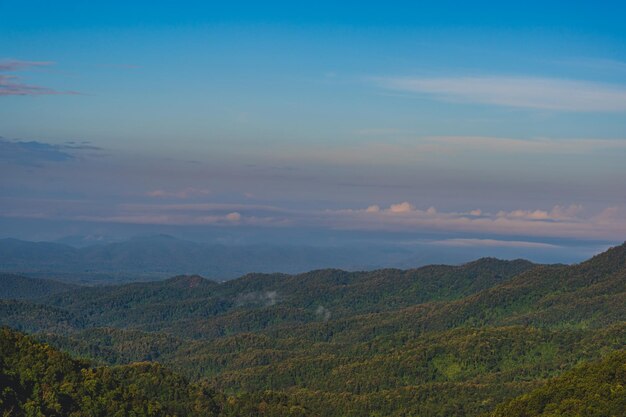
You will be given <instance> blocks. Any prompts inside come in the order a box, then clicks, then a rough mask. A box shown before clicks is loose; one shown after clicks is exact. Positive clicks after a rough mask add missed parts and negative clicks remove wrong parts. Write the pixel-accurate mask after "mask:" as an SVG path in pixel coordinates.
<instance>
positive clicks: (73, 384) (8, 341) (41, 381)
mask: <svg viewBox="0 0 626 417" xmlns="http://www.w3.org/2000/svg"><path fill="white" fill-rule="evenodd" d="M0 412H1V413H3V415H7V416H9V415H10V416H16V417H19V416H50V417H52V416H72V417H79V416H85V417H97V416H102V417H110V416H120V417H122V416H136V417H140V416H154V417H156V416H164V417H165V416H181V417H182V416H211V415H218V413H219V405H218V403H217V400H216V398H215V397H214V395H213V394H212V393H211V392H210V391H209V390H208V389H207V388H205V387H202V386H201V385H193V384H189V383H188V382H187V381H186V380H185V379H184V378H181V377H180V376H177V375H176V374H173V373H171V372H170V371H168V370H166V369H164V368H163V367H161V366H160V365H158V364H152V363H135V364H132V365H127V366H117V367H111V368H107V367H104V368H91V367H89V365H88V364H87V363H86V362H81V361H76V360H73V359H71V358H70V357H69V356H67V355H66V354H63V353H61V352H59V351H57V350H55V349H52V348H51V347H50V346H48V345H44V344H39V343H35V342H34V341H33V340H31V339H30V338H28V337H25V336H24V335H22V334H20V333H16V332H13V331H11V330H9V329H7V328H2V329H0Z"/></svg>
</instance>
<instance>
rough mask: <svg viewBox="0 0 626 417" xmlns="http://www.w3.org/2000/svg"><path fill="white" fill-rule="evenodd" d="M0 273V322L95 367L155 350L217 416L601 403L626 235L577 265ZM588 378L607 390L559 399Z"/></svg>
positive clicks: (614, 336) (616, 354)
mask: <svg viewBox="0 0 626 417" xmlns="http://www.w3.org/2000/svg"><path fill="white" fill-rule="evenodd" d="M0 280H1V281H3V282H6V283H7V285H3V286H5V287H6V286H15V287H16V288H12V289H11V291H6V290H5V292H4V293H3V294H1V295H2V298H4V300H2V301H1V302H0V324H4V325H7V326H10V327H12V328H14V329H18V330H21V331H26V332H28V333H31V334H33V335H34V337H35V339H36V340H38V341H40V342H46V343H49V344H50V345H51V346H53V347H54V348H56V349H60V350H62V351H65V352H68V353H70V354H72V355H75V356H78V357H80V358H83V359H87V360H89V361H91V363H92V364H96V365H98V366H104V367H109V366H113V367H116V366H128V365H129V364H133V363H144V362H146V361H147V362H149V363H151V364H152V363H159V364H161V365H162V366H165V367H166V368H167V369H171V370H172V371H173V372H174V373H176V374H180V375H182V377H183V378H185V380H187V379H188V380H190V381H193V384H196V383H198V384H200V383H201V384H206V386H207V387H209V388H210V390H211V392H214V393H216V395H217V397H215V398H218V397H219V396H223V397H220V398H225V401H226V402H228V401H231V400H229V398H232V401H231V402H232V404H239V406H241V407H242V408H240V409H239V411H236V412H235V411H232V410H231V411H232V413H234V414H225V413H226V411H224V410H226V408H224V407H222V406H219V407H218V409H220V407H222V408H221V411H219V412H220V413H222V414H221V415H293V416H296V415H299V416H301V415H311V416H329V417H330V416H363V415H366V416H367V415H371V416H375V415H380V416H382V415H385V416H401V415H428V416H478V415H494V416H495V415H498V416H503V415H520V416H521V415H546V416H547V415H555V414H549V413H550V410H557V409H558V410H566V409H568V408H567V407H570V408H571V409H572V410H587V408H585V407H587V406H588V405H589V404H591V402H593V404H592V405H593V407H595V408H594V410H595V411H594V412H595V414H593V413H591V412H590V413H588V414H585V413H586V411H580V415H598V416H600V415H609V416H610V415H616V414H611V412H612V411H610V410H616V409H619V405H620V404H622V403H620V402H619V401H622V400H621V399H623V397H621V396H620V395H621V394H620V392H623V391H619V389H620V388H619V387H620V386H622V387H623V385H620V384H621V382H620V381H622V380H623V378H624V373H623V367H624V366H626V363H624V360H623V359H624V356H623V354H622V353H620V351H621V352H623V349H624V347H625V346H626V245H621V246H618V247H615V248H612V249H610V250H608V251H607V252H604V253H602V254H600V255H597V256H595V257H593V258H591V259H589V260H587V261H585V262H582V263H580V264H574V265H537V264H533V263H531V262H528V261H523V260H514V261H503V260H498V259H494V258H482V259H479V260H477V261H474V262H470V263H466V264H463V265H459V266H446V265H430V266H424V267H420V268H417V269H410V270H399V269H382V270H374V271H365V272H349V271H343V270H338V269H324V270H315V271H310V272H307V273H302V274H296V275H288V274H279V273H274V274H262V273H254V274H247V275H245V276H242V277H240V278H237V279H233V280H230V281H226V282H216V281H213V280H209V279H205V278H203V277H201V276H198V275H181V276H176V277H173V278H170V279H166V280H162V281H155V282H142V283H131V284H124V285H109V286H95V287H94V286H69V287H67V288H59V286H58V283H55V282H48V281H47V280H40V279H26V278H23V279H21V280H18V279H17V278H16V276H15V275H11V274H5V275H2V276H0ZM46 285H48V286H49V289H47V290H46ZM29 286H32V288H33V290H31V288H29ZM35 288H37V289H38V290H37V291H38V293H37V295H36V296H34V295H33V296H31V294H35V293H34V292H33V291H34V289H35ZM42 288H43V289H42ZM598 361H599V362H598ZM583 362H585V363H587V362H588V363H590V365H589V367H584V366H583V367H582V368H580V364H581V363H583ZM594 364H597V365H594ZM611 367H614V368H615V367H616V368H615V369H614V373H611V374H610V375H605V374H603V372H605V371H602V370H603V369H607V368H611ZM98 369H99V368H98ZM146 369H149V368H146ZM611 369H613V368H611ZM570 370H572V371H571V372H570ZM148 372H157V371H151V370H148ZM159 372H160V371H159ZM168 372H169V371H168ZM611 372H613V371H611ZM620 372H621V373H620ZM593 381H596V382H597V381H603V382H602V383H603V384H604V385H602V386H604V387H605V388H606V390H608V391H606V392H605V391H602V392H598V395H599V397H594V398H595V399H593V401H592V400H590V401H591V402H588V403H582V404H579V403H576V402H575V401H574V399H571V398H570V400H568V395H574V394H571V393H572V392H576V390H577V389H578V390H582V389H584V387H585V386H587V384H591V385H594V383H595V382H593ZM570 385H571V386H570ZM596 388H597V387H596ZM596 388H594V389H596ZM611 390H612V391H611ZM607 392H608V394H606V393H607ZM611 392H614V393H617V394H610V393H611ZM218 394H219V395H218ZM605 394H606V395H605ZM215 401H216V403H219V401H221V400H219V401H218V400H215ZM568 401H569V402H568ZM568 404H569V405H568ZM244 408H245V409H246V410H247V411H246V412H245V413H244V412H243V411H241V410H243V409H244ZM518 409H519V410H533V411H528V412H527V413H526V414H523V413H518V414H510V413H511V411H510V410H518ZM589 409H591V408H589ZM607 410H608V411H607ZM231 411H228V412H231ZM238 412H239V413H243V414H237V413H238ZM563 412H565V411H563ZM507 413H509V414H507ZM542 413H543V414H542ZM603 413H604V414H603ZM556 415H559V414H556ZM573 415H576V414H573ZM617 415H619V414H617Z"/></svg>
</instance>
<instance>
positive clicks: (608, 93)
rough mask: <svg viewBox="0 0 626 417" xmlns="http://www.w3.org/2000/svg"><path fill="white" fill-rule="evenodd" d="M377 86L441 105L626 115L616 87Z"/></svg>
mask: <svg viewBox="0 0 626 417" xmlns="http://www.w3.org/2000/svg"><path fill="white" fill-rule="evenodd" d="M374 82H376V83H377V84H378V85H380V86H381V87H383V88H386V89H391V90H396V91H403V92H408V93H417V94H422V95H427V96H430V97H433V98H435V99H438V100H442V101H451V102H460V103H481V104H489V105H497V106H509V107H521V108H533V109H542V110H559V111H575V112H624V111H626V88H625V87H624V86H622V85H617V84H613V85H611V84H601V83H594V82H588V81H577V80H563V79H555V78H535V77H442V78H419V77H415V78H412V77H388V78H375V79H374Z"/></svg>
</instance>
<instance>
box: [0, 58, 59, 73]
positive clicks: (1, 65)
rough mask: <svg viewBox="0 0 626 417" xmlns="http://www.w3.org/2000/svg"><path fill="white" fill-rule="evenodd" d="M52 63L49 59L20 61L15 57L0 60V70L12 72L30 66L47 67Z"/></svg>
mask: <svg viewBox="0 0 626 417" xmlns="http://www.w3.org/2000/svg"><path fill="white" fill-rule="evenodd" d="M49 65H54V62H51V61H20V60H17V59H5V60H2V61H0V71H3V72H12V71H20V70H24V69H27V68H32V67H47V66H49Z"/></svg>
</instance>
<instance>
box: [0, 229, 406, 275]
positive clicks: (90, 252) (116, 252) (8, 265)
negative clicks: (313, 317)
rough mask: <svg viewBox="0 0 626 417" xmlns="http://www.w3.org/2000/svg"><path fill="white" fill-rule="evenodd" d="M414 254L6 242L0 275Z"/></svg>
mask: <svg viewBox="0 0 626 417" xmlns="http://www.w3.org/2000/svg"><path fill="white" fill-rule="evenodd" d="M407 258H409V252H408V251H405V250H402V249H397V250H394V251H392V252H390V251H388V250H387V251H383V250H380V249H378V248H376V247H365V246H362V247H350V248H347V247H314V246H289V245H284V246H270V245H250V246H225V245H219V244H209V243H197V242H190V241H185V240H180V239H176V238H173V237H171V236H166V235H157V236H144V237H137V238H133V239H129V240H126V241H123V242H114V243H102V244H92V245H89V246H82V247H74V246H69V245H66V244H62V243H51V242H27V241H22V240H17V239H0V271H4V272H15V273H22V274H27V275H29V276H37V277H47V276H53V277H56V278H59V279H63V280H65V281H80V282H100V283H102V282H116V281H117V282H120V281H135V280H144V281H145V280H153V279H158V278H165V277H167V276H171V275H177V274H201V275H204V276H207V277H210V278H212V279H215V280H223V279H231V278H235V277H238V276H241V275H244V274H246V273H251V272H284V273H298V272H304V271H308V270H311V269H316V268H320V267H325V268H327V267H332V268H342V269H348V270H359V269H375V268H377V267H380V266H381V265H395V264H398V263H401V262H404V261H406V259H407Z"/></svg>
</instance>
